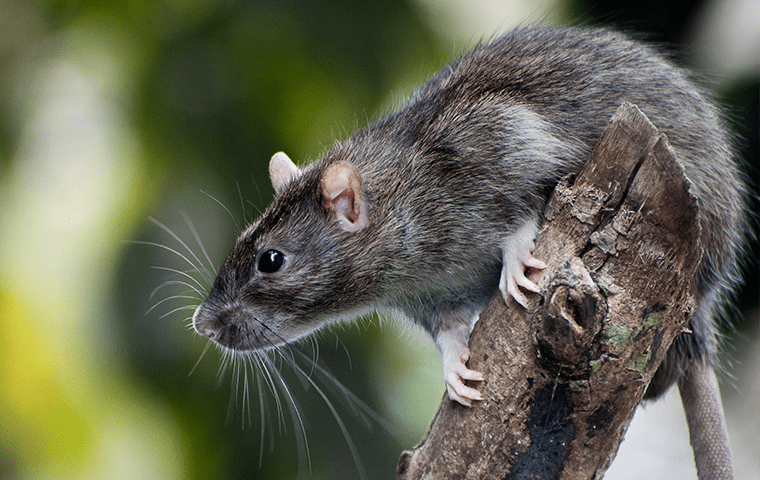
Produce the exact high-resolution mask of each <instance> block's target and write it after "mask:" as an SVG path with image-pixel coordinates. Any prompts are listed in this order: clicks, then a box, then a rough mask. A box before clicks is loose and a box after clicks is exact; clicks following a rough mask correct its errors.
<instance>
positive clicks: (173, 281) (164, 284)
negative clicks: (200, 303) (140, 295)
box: [148, 280, 203, 300]
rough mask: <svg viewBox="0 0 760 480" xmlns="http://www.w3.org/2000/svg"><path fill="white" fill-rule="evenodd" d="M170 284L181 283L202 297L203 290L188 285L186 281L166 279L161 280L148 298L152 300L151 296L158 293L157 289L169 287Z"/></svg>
mask: <svg viewBox="0 0 760 480" xmlns="http://www.w3.org/2000/svg"><path fill="white" fill-rule="evenodd" d="M171 285H182V286H184V287H187V288H189V289H190V290H192V291H194V292H195V293H197V294H198V295H199V296H200V297H201V298H202V297H203V292H202V291H200V290H198V289H197V288H195V287H194V286H192V285H190V284H189V283H187V282H183V281H182V280H167V281H165V282H163V283H162V284H161V285H159V286H157V287H156V288H154V289H153V291H152V292H150V296H149V297H148V298H149V299H150V300H152V299H153V297H154V296H155V295H156V293H158V291H159V290H161V289H162V288H164V287H169V286H171Z"/></svg>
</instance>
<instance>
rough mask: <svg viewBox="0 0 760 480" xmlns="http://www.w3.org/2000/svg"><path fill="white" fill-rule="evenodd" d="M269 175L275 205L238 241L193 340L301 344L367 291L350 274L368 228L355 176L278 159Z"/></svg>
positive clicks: (348, 170) (196, 320)
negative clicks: (202, 337)
mask: <svg viewBox="0 0 760 480" xmlns="http://www.w3.org/2000/svg"><path fill="white" fill-rule="evenodd" d="M269 173H270V175H271V177H272V184H273V186H274V189H275V192H276V194H277V196H276V198H275V200H274V201H273V202H272V204H271V205H269V207H267V209H266V211H265V212H264V213H263V215H262V216H261V217H260V218H259V219H258V220H256V221H255V222H253V223H252V224H251V225H250V226H249V227H248V228H246V229H245V230H244V231H243V233H241V234H240V236H239V238H238V239H237V242H236V244H235V247H234V248H233V250H232V253H231V254H230V255H229V257H228V258H227V260H225V262H224V264H223V265H222V266H221V268H220V269H219V273H218V275H217V278H216V280H215V281H214V284H213V285H212V287H211V291H210V292H209V295H208V298H207V299H206V301H204V302H203V304H201V305H200V306H199V307H198V309H197V310H196V311H195V315H194V316H193V326H194V327H195V330H196V331H197V332H198V333H200V334H202V335H205V336H207V337H209V338H210V339H212V340H214V341H215V342H217V343H219V344H220V345H222V346H224V347H227V348H231V349H234V350H258V349H265V348H269V347H273V346H276V345H280V344H282V343H286V342H289V341H291V340H295V339H297V338H299V337H302V336H304V335H306V334H308V333H309V332H311V331H313V330H315V329H316V328H318V327H319V326H321V325H322V324H324V323H325V322H326V321H328V320H330V319H334V318H337V317H340V316H342V315H345V314H347V313H349V312H351V311H352V310H355V309H356V308H357V305H358V304H359V303H361V301H360V299H359V298H358V297H361V294H359V293H358V292H360V291H361V290H362V289H363V288H365V287H366V285H362V283H363V282H361V281H358V280H357V278H358V276H357V275H356V271H355V270H356V268H355V260H356V259H355V257H356V255H355V252H356V245H358V244H359V243H360V242H361V239H360V237H361V236H362V235H363V233H365V232H363V231H364V230H365V227H366V226H367V224H368V217H367V206H366V204H365V202H364V201H363V196H362V190H361V188H362V181H361V176H360V174H359V171H358V170H357V168H356V167H355V166H353V165H351V164H350V163H348V162H345V161H332V162H329V161H325V162H319V163H317V164H315V165H314V167H313V168H310V169H307V170H305V171H302V170H300V169H299V168H298V167H296V165H295V164H293V162H292V161H291V160H290V159H289V158H288V157H287V155H285V154H284V153H278V154H276V155H275V156H274V157H272V160H271V162H270V164H269ZM351 252H354V253H351Z"/></svg>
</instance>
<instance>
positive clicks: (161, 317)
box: [158, 305, 198, 320]
mask: <svg viewBox="0 0 760 480" xmlns="http://www.w3.org/2000/svg"><path fill="white" fill-rule="evenodd" d="M196 308H198V306H197V305H184V306H182V307H177V308H175V309H174V310H172V311H171V312H166V313H164V314H163V315H161V316H160V317H158V318H159V320H160V319H163V318H166V317H168V316H169V315H171V314H173V313H177V312H181V311H183V310H195V309H196Z"/></svg>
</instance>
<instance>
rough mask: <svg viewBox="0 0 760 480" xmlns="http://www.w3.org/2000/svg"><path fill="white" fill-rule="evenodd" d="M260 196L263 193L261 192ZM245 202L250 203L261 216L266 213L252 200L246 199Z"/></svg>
mask: <svg viewBox="0 0 760 480" xmlns="http://www.w3.org/2000/svg"><path fill="white" fill-rule="evenodd" d="M257 189H258V187H257ZM259 196H261V194H259ZM245 203H247V204H248V205H250V206H252V207H253V208H254V210H256V212H257V213H258V214H259V216H261V215H263V214H264V213H263V212H262V211H261V209H260V208H259V207H257V206H256V204H255V203H253V202H252V201H250V200H246V201H245Z"/></svg>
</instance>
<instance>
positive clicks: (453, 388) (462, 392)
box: [443, 349, 483, 407]
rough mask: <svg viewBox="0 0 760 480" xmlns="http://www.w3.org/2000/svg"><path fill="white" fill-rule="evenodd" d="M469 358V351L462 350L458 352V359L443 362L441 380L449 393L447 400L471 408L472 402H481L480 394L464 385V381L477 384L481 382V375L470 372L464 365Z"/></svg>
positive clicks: (481, 395) (473, 371)
mask: <svg viewBox="0 0 760 480" xmlns="http://www.w3.org/2000/svg"><path fill="white" fill-rule="evenodd" d="M469 356H470V352H469V350H467V349H464V350H462V351H460V354H459V357H458V358H449V359H444V360H443V378H444V380H445V381H446V390H447V391H448V392H449V398H451V399H452V400H455V401H457V402H459V403H461V404H462V405H464V406H467V407H470V406H472V401H473V400H483V394H482V393H480V392H479V391H478V390H477V389H475V388H472V387H468V386H467V385H465V384H464V381H465V380H474V381H477V382H480V381H482V380H483V374H482V373H480V372H476V371H475V370H470V369H469V368H467V366H466V365H465V362H467V358H468V357H469Z"/></svg>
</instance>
